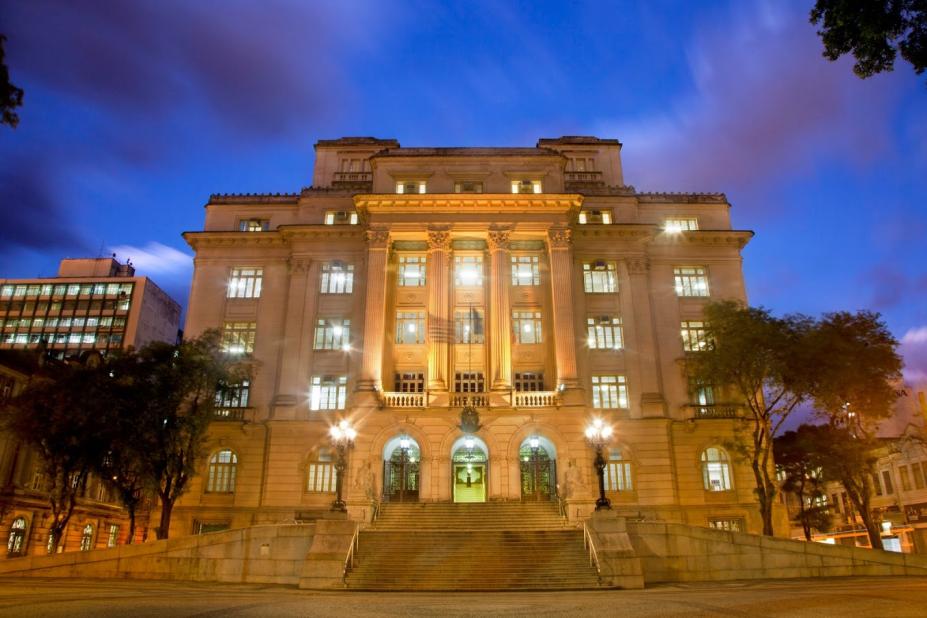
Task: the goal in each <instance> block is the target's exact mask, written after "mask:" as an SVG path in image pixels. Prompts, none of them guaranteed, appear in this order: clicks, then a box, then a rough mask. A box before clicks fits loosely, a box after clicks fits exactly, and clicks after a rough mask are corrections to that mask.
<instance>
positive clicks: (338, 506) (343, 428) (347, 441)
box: [328, 419, 357, 513]
mask: <svg viewBox="0 0 927 618" xmlns="http://www.w3.org/2000/svg"><path fill="white" fill-rule="evenodd" d="M328 434H329V436H331V440H332V446H334V447H335V452H336V453H337V454H338V458H337V459H336V460H335V474H336V477H335V492H336V497H335V501H334V502H332V510H333V511H341V512H342V513H347V511H348V507H347V505H346V504H345V503H344V500H342V498H341V488H342V484H343V481H344V470H345V468H346V467H347V466H346V459H347V454H348V449H349V448H351V447H353V446H354V439H355V438H356V437H357V432H356V431H355V430H354V428H353V427H351V423H349V422H348V421H347V420H346V419H342V420H341V421H340V422H339V423H338V424H337V425H334V426H333V427H332V428H331V429H329V430H328Z"/></svg>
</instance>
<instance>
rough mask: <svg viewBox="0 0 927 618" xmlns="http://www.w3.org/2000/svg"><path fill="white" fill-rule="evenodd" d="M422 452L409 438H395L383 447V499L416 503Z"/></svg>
mask: <svg viewBox="0 0 927 618" xmlns="http://www.w3.org/2000/svg"><path fill="white" fill-rule="evenodd" d="M421 460H422V452H421V449H419V447H418V443H417V442H416V441H415V440H413V439H412V438H410V437H409V436H405V435H403V436H396V437H395V438H393V439H392V440H390V441H389V442H387V443H386V446H385V447H383V499H384V500H385V501H387V502H417V501H418V489H419V468H420V466H421Z"/></svg>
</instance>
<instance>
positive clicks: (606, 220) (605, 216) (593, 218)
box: [579, 210, 612, 225]
mask: <svg viewBox="0 0 927 618" xmlns="http://www.w3.org/2000/svg"><path fill="white" fill-rule="evenodd" d="M611 222H612V211H610V210H581V211H580V212H579V223H580V224H581V225H585V224H587V223H590V224H598V225H611Z"/></svg>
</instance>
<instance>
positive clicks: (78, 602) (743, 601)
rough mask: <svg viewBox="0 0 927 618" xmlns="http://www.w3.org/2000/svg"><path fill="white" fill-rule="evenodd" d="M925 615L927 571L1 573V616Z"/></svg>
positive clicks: (140, 617) (926, 613)
mask: <svg viewBox="0 0 927 618" xmlns="http://www.w3.org/2000/svg"><path fill="white" fill-rule="evenodd" d="M484 615H491V616H532V617H534V616H577V615H582V616H635V617H637V616H687V617H688V616H813V617H814V618H823V617H825V616H839V617H840V618H849V617H852V616H865V617H867V618H870V617H878V618H881V617H888V616H912V617H913V616H916V617H918V618H924V617H925V616H927V578H920V577H918V578H914V577H909V578H901V577H878V578H876V577H871V578H840V579H822V580H780V581H771V582H741V583H724V584H690V585H673V586H660V587H655V588H649V589H647V590H629V591H602V592H599V591H595V592H539V593H508V592H505V593H474V594H461V593H453V594H443V593H366V592H325V593H319V592H305V591H300V590H296V589H293V588H284V587H271V586H247V585H217V584H187V583H164V582H130V581H115V580H73V579H13V578H3V579H0V616H131V617H132V618H142V617H144V616H159V617H160V616H222V617H225V616H339V617H341V618H363V617H366V616H442V617H443V616H484Z"/></svg>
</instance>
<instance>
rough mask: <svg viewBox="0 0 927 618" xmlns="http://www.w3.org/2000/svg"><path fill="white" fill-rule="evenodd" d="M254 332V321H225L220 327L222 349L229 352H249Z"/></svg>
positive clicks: (255, 324) (251, 348)
mask: <svg viewBox="0 0 927 618" xmlns="http://www.w3.org/2000/svg"><path fill="white" fill-rule="evenodd" d="M256 332H257V323H256V322H226V323H225V324H224V325H223V328H222V350H223V351H224V352H228V353H229V354H251V353H252V352H254V335H255V333H256Z"/></svg>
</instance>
